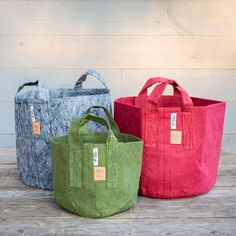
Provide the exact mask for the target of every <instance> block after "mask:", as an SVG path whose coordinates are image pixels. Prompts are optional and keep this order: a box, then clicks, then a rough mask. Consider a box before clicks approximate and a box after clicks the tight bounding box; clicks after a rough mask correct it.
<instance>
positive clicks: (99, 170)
mask: <svg viewBox="0 0 236 236" xmlns="http://www.w3.org/2000/svg"><path fill="white" fill-rule="evenodd" d="M92 108H93V109H94V108H96V109H99V108H101V107H99V106H95V107H92ZM102 109H103V110H104V111H105V113H106V116H107V119H108V121H107V120H105V119H103V118H101V117H98V116H93V115H91V113H90V109H89V110H88V111H87V114H85V115H84V116H83V117H82V118H78V119H76V120H75V121H73V123H72V124H71V126H70V129H69V132H68V135H66V136H62V137H56V138H52V139H51V146H52V157H53V167H54V178H53V182H54V193H55V197H56V201H57V203H58V204H59V205H60V206H62V207H63V208H65V209H67V210H69V211H71V212H74V213H76V214H78V215H81V216H86V217H91V218H101V217H105V216H109V215H112V214H115V213H117V212H121V211H124V210H126V209H128V208H130V207H133V206H134V205H135V203H136V201H137V194H138V186H139V178H140V173H141V159H142V147H143V143H142V141H141V140H140V139H139V138H137V137H134V136H131V135H128V134H121V133H120V132H119V129H118V127H117V125H116V123H115V121H114V120H113V118H112V117H111V115H110V113H109V112H108V110H107V109H105V108H104V107H103V108H102ZM88 121H94V122H97V123H99V124H101V125H103V126H105V127H106V128H107V130H108V131H107V132H104V133H94V132H88V130H87V127H86V123H87V122H88Z"/></svg>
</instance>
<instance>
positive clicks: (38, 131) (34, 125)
mask: <svg viewBox="0 0 236 236" xmlns="http://www.w3.org/2000/svg"><path fill="white" fill-rule="evenodd" d="M32 131H33V134H36V135H40V134H41V129H40V122H39V121H34V122H32Z"/></svg>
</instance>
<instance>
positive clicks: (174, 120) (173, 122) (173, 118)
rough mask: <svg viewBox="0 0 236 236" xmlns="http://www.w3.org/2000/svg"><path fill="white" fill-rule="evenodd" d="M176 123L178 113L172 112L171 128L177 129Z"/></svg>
mask: <svg viewBox="0 0 236 236" xmlns="http://www.w3.org/2000/svg"><path fill="white" fill-rule="evenodd" d="M176 123H177V113H171V114H170V128H171V129H176Z"/></svg>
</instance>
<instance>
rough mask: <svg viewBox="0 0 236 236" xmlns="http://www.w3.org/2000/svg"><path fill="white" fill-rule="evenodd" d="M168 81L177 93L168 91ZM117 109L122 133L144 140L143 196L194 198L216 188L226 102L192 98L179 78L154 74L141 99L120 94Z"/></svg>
mask: <svg viewBox="0 0 236 236" xmlns="http://www.w3.org/2000/svg"><path fill="white" fill-rule="evenodd" d="M156 83H159V84H158V85H157V86H156V87H155V88H154V90H153V91H152V93H151V94H150V95H149V96H147V89H148V88H149V87H150V86H152V85H154V84H156ZM168 84H170V85H172V86H173V88H174V94H173V96H167V95H165V96H164V95H162V93H163V92H164V90H165V88H166V86H167V85H168ZM114 108H115V111H114V112H115V120H116V122H117V124H118V126H119V128H120V130H121V132H123V133H129V134H132V135H135V136H138V137H140V138H141V139H143V140H144V151H143V164H142V175H141V179H140V189H139V192H140V194H143V195H145V196H148V197H154V198H179V197H189V196H194V195H199V194H202V193H206V192H208V191H209V190H210V189H211V188H212V187H213V186H214V184H215V181H216V177H217V169H218V163H219V156H220V149H221V141H222V132H223V125H224V113H225V102H222V101H214V100H208V99H202V98H195V97H190V96H189V95H188V93H187V92H186V91H185V90H184V89H183V88H182V87H181V86H180V85H179V84H178V83H177V82H175V81H174V80H169V79H164V78H151V79H149V80H148V81H147V82H146V84H145V85H144V87H143V88H142V90H141V92H140V93H139V95H138V97H124V98H119V99H117V100H116V101H115V105H114Z"/></svg>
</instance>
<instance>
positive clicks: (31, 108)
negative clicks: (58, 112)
mask: <svg viewBox="0 0 236 236" xmlns="http://www.w3.org/2000/svg"><path fill="white" fill-rule="evenodd" d="M30 115H31V120H32V122H34V121H36V119H35V114H34V105H33V104H31V105H30Z"/></svg>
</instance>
